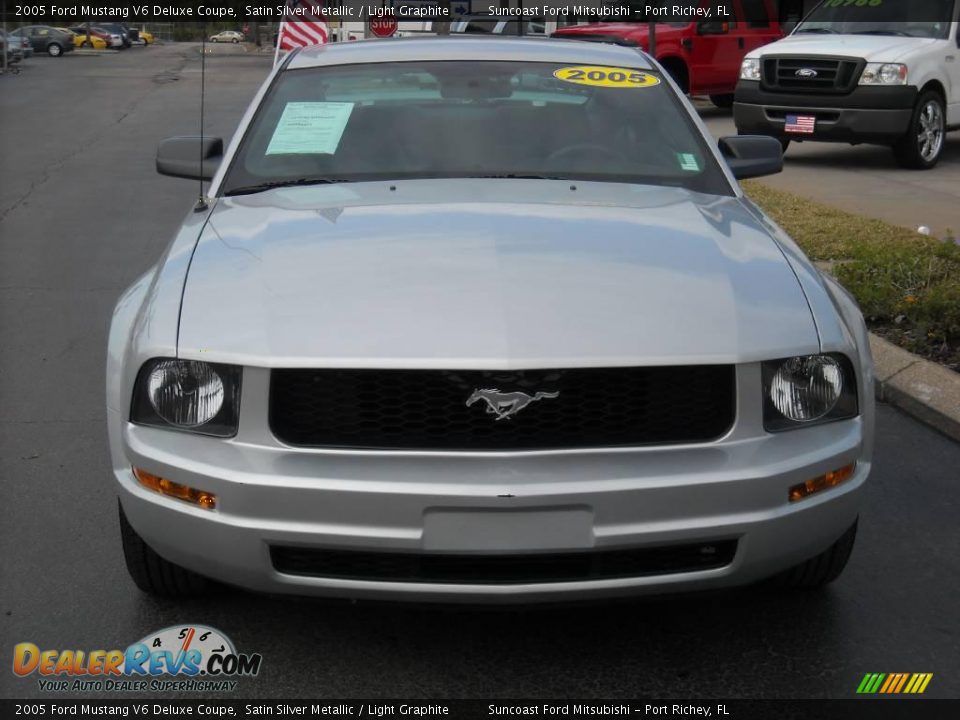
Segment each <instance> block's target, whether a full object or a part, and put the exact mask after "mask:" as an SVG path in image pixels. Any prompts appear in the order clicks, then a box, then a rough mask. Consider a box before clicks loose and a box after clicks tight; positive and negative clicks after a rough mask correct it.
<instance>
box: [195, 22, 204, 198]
mask: <svg viewBox="0 0 960 720" xmlns="http://www.w3.org/2000/svg"><path fill="white" fill-rule="evenodd" d="M200 31H201V32H202V33H203V36H202V37H201V38H200V172H199V173H198V174H199V176H200V194H199V195H198V196H197V204H196V205H194V206H193V211H194V212H203V211H204V210H206V209H207V199H206V198H205V197H204V196H203V156H204V154H205V153H204V149H203V106H204V101H205V99H206V92H207V24H206V23H202V24H201V30H200Z"/></svg>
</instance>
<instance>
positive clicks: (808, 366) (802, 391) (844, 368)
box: [763, 354, 859, 432]
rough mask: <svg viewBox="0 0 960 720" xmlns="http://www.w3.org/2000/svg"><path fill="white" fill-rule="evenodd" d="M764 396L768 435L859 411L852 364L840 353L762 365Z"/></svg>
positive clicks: (802, 357) (764, 414)
mask: <svg viewBox="0 0 960 720" xmlns="http://www.w3.org/2000/svg"><path fill="white" fill-rule="evenodd" d="M763 396H764V397H763V426H764V428H765V429H766V430H767V431H768V432H779V431H781V430H789V429H792V428H798V427H807V426H809V425H817V424H820V423H824V422H832V421H834V420H843V419H846V418H851V417H855V416H856V415H857V413H858V412H859V409H858V404H857V383H856V375H855V374H854V370H853V365H852V364H851V363H850V361H849V360H848V359H847V358H846V357H845V356H844V355H839V354H829V355H803V356H800V357H792V358H785V359H783V360H774V361H771V362H765V363H763Z"/></svg>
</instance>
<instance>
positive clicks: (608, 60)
mask: <svg viewBox="0 0 960 720" xmlns="http://www.w3.org/2000/svg"><path fill="white" fill-rule="evenodd" d="M430 60H439V61H442V60H501V61H507V62H548V63H571V64H572V63H576V64H578V65H605V66H608V67H609V66H620V65H623V66H626V67H631V68H637V69H640V70H650V69H652V66H651V64H650V61H649V59H648V58H647V56H646V55H644V54H643V53H642V52H641V51H639V50H638V49H636V48H630V47H623V46H620V45H610V44H606V43H588V42H583V41H581V40H559V39H554V38H550V39H547V38H524V37H501V36H497V37H492V38H491V37H485V36H480V37H476V36H471V35H466V36H463V35H461V34H459V33H458V34H457V36H456V37H429V38H395V39H390V40H379V39H371V40H358V41H356V42H350V43H328V44H326V45H315V46H312V47H307V48H303V49H302V50H300V51H298V52H296V53H294V55H293V57H292V58H291V59H290V62H289V64H288V65H287V66H286V68H285V69H287V70H298V69H301V68H310V67H321V66H324V65H354V64H365V63H391V62H416V61H430Z"/></svg>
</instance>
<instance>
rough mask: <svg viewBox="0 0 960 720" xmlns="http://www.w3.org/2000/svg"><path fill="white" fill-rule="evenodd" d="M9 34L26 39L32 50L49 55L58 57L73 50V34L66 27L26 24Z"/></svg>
mask: <svg viewBox="0 0 960 720" xmlns="http://www.w3.org/2000/svg"><path fill="white" fill-rule="evenodd" d="M10 34H11V35H13V36H15V37H21V38H24V39H26V40H27V42H29V43H30V45H31V46H32V47H33V50H34V52H38V53H46V54H47V55H49V56H50V57H60V56H61V55H63V54H64V53H67V52H73V35H72V34H71V33H70V31H68V30H67V29H66V28H57V27H51V26H50V25H26V26H24V27H20V28H17V29H16V30H14V31H13V32H12V33H10Z"/></svg>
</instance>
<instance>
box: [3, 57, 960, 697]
mask: <svg viewBox="0 0 960 720" xmlns="http://www.w3.org/2000/svg"><path fill="white" fill-rule="evenodd" d="M199 57H200V56H199V54H198V52H197V48H196V46H190V45H167V46H161V45H158V46H154V47H150V48H133V49H131V50H128V51H126V52H124V53H119V54H114V55H103V56H77V57H65V58H62V59H56V60H54V59H49V58H39V57H38V58H36V59H34V60H33V61H32V62H31V63H30V64H29V65H28V66H25V67H24V71H23V73H22V74H21V75H19V76H7V77H0V118H2V120H0V124H2V127H0V130H2V132H0V158H2V161H3V173H4V180H3V182H2V183H0V479H2V482H0V547H2V548H3V553H2V554H0V637H2V638H3V642H2V644H0V653H2V656H3V657H4V658H6V659H4V660H2V662H3V663H8V662H9V659H10V654H9V653H11V652H12V646H13V644H14V643H18V642H24V641H30V642H33V643H36V644H37V645H39V646H41V647H42V648H88V649H93V648H117V647H119V648H123V647H126V646H127V645H128V644H129V643H131V642H134V641H136V640H138V639H139V638H141V637H143V636H145V635H147V634H148V633H149V632H151V631H155V630H159V629H160V628H164V627H167V626H170V625H174V624H181V623H203V624H207V625H212V626H214V627H217V628H219V629H221V630H222V631H224V632H225V633H226V634H227V635H229V636H230V637H231V638H232V639H233V640H234V642H235V643H236V645H237V647H238V649H240V650H241V651H243V652H258V653H261V654H262V655H263V665H262V670H261V672H260V675H259V676H258V677H256V678H253V679H246V680H244V681H243V682H242V683H241V687H240V688H239V689H238V690H237V692H236V693H235V695H236V696H237V697H247V698H258V697H262V698H266V697H327V698H337V697H370V698H374V697H380V698H407V697H411V698H412V697H418V698H457V697H483V696H492V697H503V698H507V697H528V698H563V697H570V696H582V697H596V698H620V697H649V698H686V699H693V698H700V697H703V698H707V697H746V698H754V697H763V698H783V697H798V698H808V697H809V698H818V697H834V698H850V697H854V691H855V690H856V687H857V685H858V683H859V682H860V679H861V678H862V677H863V675H864V673H866V672H932V673H934V678H933V681H932V682H931V683H930V685H929V687H928V690H927V695H926V696H927V697H940V698H950V697H960V615H958V613H957V598H958V597H960V523H958V522H957V518H958V516H960V502H958V499H957V498H958V492H957V491H958V489H960V474H958V468H960V446H958V445H956V444H954V443H952V442H950V441H948V440H947V439H945V438H943V437H941V436H939V435H938V434H936V433H935V432H933V431H931V430H929V429H927V428H926V427H924V426H921V425H919V424H917V423H916V422H914V421H913V420H911V419H909V418H907V417H905V416H903V415H901V414H899V413H898V412H897V411H895V410H893V409H890V408H886V407H881V408H880V413H879V435H878V438H877V450H876V457H875V467H874V473H873V476H872V478H871V481H870V483H869V487H868V491H867V494H866V505H865V508H864V511H863V515H862V518H861V524H860V538H859V540H858V545H857V547H856V549H855V550H854V555H853V558H852V560H851V564H850V566H849V568H848V569H847V572H846V573H845V575H844V576H843V577H842V578H841V579H840V581H839V582H837V583H836V584H835V585H833V586H832V587H831V588H830V589H829V590H827V591H826V592H823V593H821V594H815V595H802V594H796V595H777V594H772V593H769V592H759V591H755V590H746V591H738V592H732V593H723V594H712V595H705V596H704V595H698V596H687V597H682V598H670V599H656V600H645V601H642V602H629V603H619V604H615V605H589V606H576V607H565V608H540V609H536V608H532V609H531V608H527V609H506V610H503V609H501V610H473V609H456V608H434V607H422V606H420V607H418V606H395V605H378V604H369V603H361V604H355V605H354V604H349V603H342V602H323V601H317V600H309V599H296V598H293V599H291V598H285V597H265V596H258V595H253V594H248V593H244V592H240V591H230V590H228V591H224V592H222V593H220V594H218V595H215V596H213V597H210V598H208V599H205V600H198V601H191V602H189V603H183V604H175V603H171V602H162V601H158V600H154V599H151V598H149V597H147V596H144V595H142V594H140V593H139V592H138V591H137V590H136V588H135V587H134V586H133V584H132V583H131V581H130V580H129V579H128V577H127V573H126V570H125V568H124V565H123V558H122V555H121V549H120V541H119V536H118V527H117V515H116V502H115V499H114V494H113V489H112V487H111V482H112V481H111V480H110V468H109V458H108V452H107V441H106V432H105V427H104V420H105V412H104V400H103V386H104V379H103V373H104V359H105V346H106V334H107V328H108V323H109V317H110V313H111V310H112V308H113V305H114V302H115V300H116V298H117V296H118V295H119V294H120V292H121V291H122V289H123V288H124V287H126V286H127V285H128V284H129V283H130V282H131V281H132V280H133V279H134V278H135V277H137V276H138V275H139V274H141V273H142V272H144V271H145V270H146V269H148V268H149V267H150V265H151V264H152V263H153V262H154V261H155V260H156V258H157V257H158V256H159V254H160V253H161V251H162V249H163V248H164V247H165V245H166V244H167V242H168V241H169V239H170V237H171V235H172V233H173V231H174V230H175V229H176V227H177V226H178V225H179V223H180V221H181V219H182V218H183V216H184V215H185V214H186V213H187V212H188V211H189V209H190V205H191V202H192V199H193V197H194V196H195V195H196V192H197V188H196V185H195V184H193V183H191V182H188V181H178V180H174V179H171V178H164V177H160V176H159V175H157V174H156V173H155V172H154V168H153V158H154V153H155V149H156V144H157V142H158V141H159V140H161V139H163V138H164V137H167V136H171V135H177V134H192V133H195V132H196V130H197V119H198V99H199V87H200V75H199V69H200V63H199ZM207 57H208V59H207V69H208V76H207V89H208V97H207V103H208V105H207V122H208V132H210V133H211V134H220V135H225V136H227V135H229V133H230V132H232V129H233V128H234V126H235V124H236V123H237V121H238V120H239V117H240V114H241V113H242V111H243V109H244V108H245V107H246V105H247V103H248V101H249V99H250V97H251V96H252V94H253V92H254V90H255V89H256V87H257V86H258V85H259V83H260V82H261V80H262V79H263V77H264V76H265V74H266V72H267V71H268V69H269V58H267V57H264V56H256V55H253V54H250V53H245V52H244V51H243V49H242V48H236V47H227V46H224V47H216V48H214V51H213V52H211V53H210V54H209V55H208V56H207ZM949 151H950V153H951V155H952V157H951V162H957V161H958V160H960V157H957V156H960V152H958V148H957V146H956V142H955V141H954V143H953V145H952V147H951V148H950V150H949ZM790 172H792V169H788V173H790ZM955 189H956V188H954V190H955ZM944 202H946V201H944ZM7 668H9V665H7ZM0 696H2V697H4V698H26V697H44V694H43V693H41V692H40V691H39V689H38V687H37V682H36V679H35V677H34V678H32V679H20V678H17V677H15V676H14V675H13V674H12V673H11V672H10V671H9V669H7V670H3V671H0ZM71 697H72V696H71Z"/></svg>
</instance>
